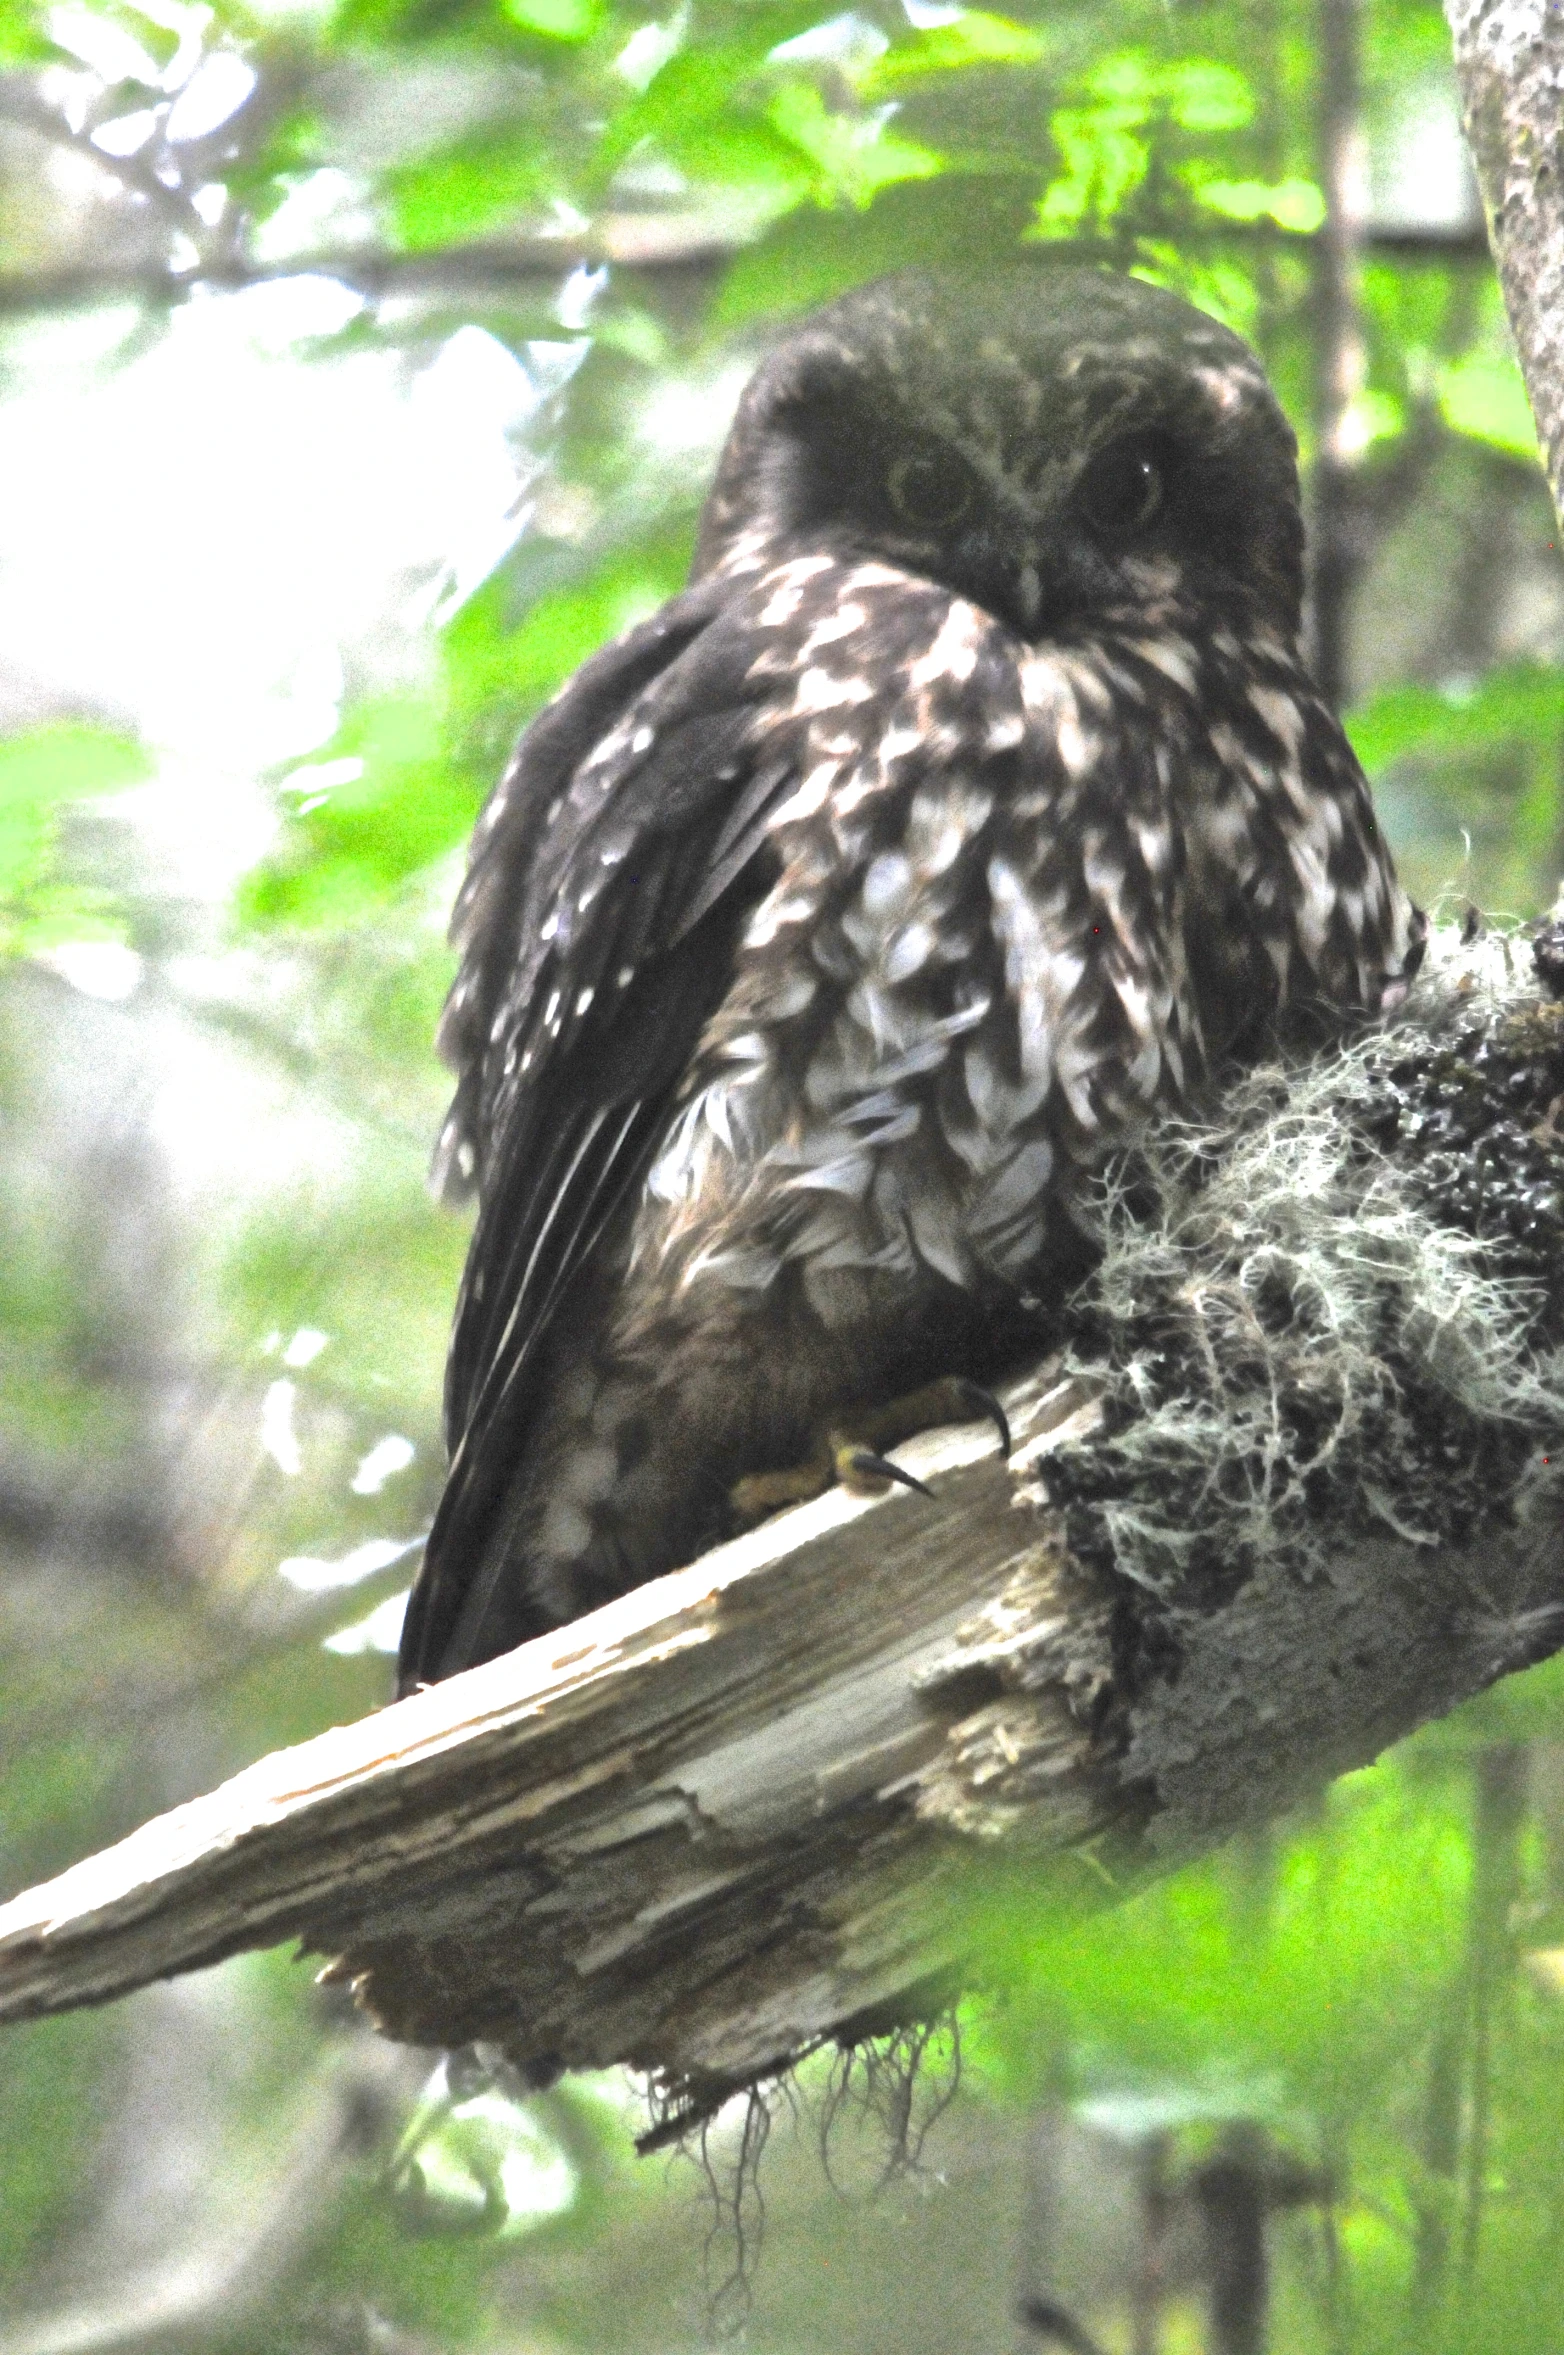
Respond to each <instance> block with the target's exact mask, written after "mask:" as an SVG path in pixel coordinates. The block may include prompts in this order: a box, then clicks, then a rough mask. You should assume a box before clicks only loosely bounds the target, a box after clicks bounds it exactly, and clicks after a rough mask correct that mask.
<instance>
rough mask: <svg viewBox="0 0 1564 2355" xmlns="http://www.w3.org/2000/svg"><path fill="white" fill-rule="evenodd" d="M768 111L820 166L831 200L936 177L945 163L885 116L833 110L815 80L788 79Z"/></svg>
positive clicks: (824, 195) (863, 197)
mask: <svg viewBox="0 0 1564 2355" xmlns="http://www.w3.org/2000/svg"><path fill="white" fill-rule="evenodd" d="M767 116H768V120H769V121H770V122H771V123H772V124H773V126H774V127H775V128H776V129H777V130H778V131H780V132H781V134H782V136H783V137H784V139H786V140H787V141H788V142H789V144H790V145H792V146H794V147H796V148H799V149H800V150H801V151H802V152H803V153H804V154H805V155H807V156H808V158H809V160H810V162H811V163H812V164H813V165H814V166H815V169H816V172H817V173H818V175H819V177H818V182H817V186H816V189H815V194H816V195H817V196H818V197H820V198H821V199H822V200H823V201H826V202H829V201H831V200H832V199H835V198H844V199H845V200H846V201H847V202H848V203H850V204H856V205H864V204H867V203H868V202H869V200H870V198H871V197H872V196H874V195H875V193H876V192H877V191H878V190H879V189H881V188H887V187H889V186H890V185H891V183H892V182H893V181H897V180H931V179H933V178H934V177H935V175H936V174H937V173H938V172H940V171H941V170H942V169H943V165H942V162H941V159H940V157H939V156H937V155H936V154H934V152H933V151H932V149H930V148H927V147H921V146H919V145H917V144H916V143H915V142H914V141H913V140H910V139H901V138H898V137H897V136H896V134H895V133H894V132H892V131H890V130H888V129H887V128H886V126H885V122H884V120H883V119H881V118H878V117H870V118H869V119H867V120H865V119H863V118H859V117H854V116H852V115H843V114H833V113H832V112H831V111H830V109H829V108H828V107H827V106H826V104H825V101H824V100H823V99H822V97H821V96H820V93H819V91H818V90H817V89H816V88H815V87H814V85H813V83H810V82H790V83H787V84H786V85H785V86H784V87H783V88H782V89H781V90H779V91H778V92H777V94H776V96H775V98H773V100H772V101H771V105H770V107H769V108H768V110H767Z"/></svg>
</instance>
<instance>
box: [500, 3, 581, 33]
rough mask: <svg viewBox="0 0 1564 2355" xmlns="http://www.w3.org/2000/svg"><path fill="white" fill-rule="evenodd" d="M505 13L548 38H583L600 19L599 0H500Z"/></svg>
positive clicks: (514, 20) (528, 29)
mask: <svg viewBox="0 0 1564 2355" xmlns="http://www.w3.org/2000/svg"><path fill="white" fill-rule="evenodd" d="M501 5H502V6H503V8H504V10H505V13H506V15H507V16H508V17H510V18H511V19H512V21H513V22H514V23H516V24H518V25H522V26H524V27H525V28H526V30H527V31H528V32H529V33H542V34H543V35H544V36H545V37H546V38H547V39H548V40H550V41H585V40H588V39H590V37H591V35H592V34H593V33H595V32H596V31H597V28H598V26H599V25H600V24H601V23H602V21H603V10H602V7H601V6H600V4H599V0H501Z"/></svg>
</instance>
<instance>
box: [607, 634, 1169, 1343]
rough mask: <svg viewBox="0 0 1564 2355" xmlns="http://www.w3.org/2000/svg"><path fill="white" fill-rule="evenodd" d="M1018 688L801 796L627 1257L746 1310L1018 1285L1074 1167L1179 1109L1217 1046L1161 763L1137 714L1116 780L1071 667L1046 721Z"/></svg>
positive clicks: (894, 740)
mask: <svg viewBox="0 0 1564 2355" xmlns="http://www.w3.org/2000/svg"><path fill="white" fill-rule="evenodd" d="M1018 672H1019V666H1017V670H1016V671H1015V672H1014V673H1013V674H1012V678H1013V688H1012V694H1011V698H1010V706H1009V709H1010V715H1011V717H1012V720H1013V724H1012V725H1011V726H1010V727H1008V728H1006V727H1004V726H1000V725H996V724H994V716H995V715H994V713H993V711H992V709H991V710H990V711H989V713H988V721H989V724H988V725H987V726H986V728H985V730H984V733H983V735H982V737H981V738H978V739H977V740H975V741H974V738H973V735H972V732H971V730H970V729H968V730H965V731H963V730H961V729H958V728H955V727H949V728H948V729H947V732H946V734H945V736H944V739H943V742H942V743H941V745H940V758H939V759H938V760H937V761H931V759H930V758H929V747H930V739H929V736H928V735H927V733H919V732H917V731H914V730H913V729H911V728H904V729H902V730H901V731H899V732H898V731H897V730H896V729H895V728H894V727H892V728H888V729H887V730H886V731H885V732H884V734H883V735H882V736H881V737H880V738H878V739H877V740H876V742H875V745H874V747H873V751H872V754H871V755H870V756H869V757H868V758H864V757H858V758H854V759H849V760H845V761H838V762H837V764H836V766H835V768H834V770H828V769H827V768H826V764H824V763H822V764H821V765H820V767H819V768H818V769H817V770H816V771H815V772H814V782H813V784H812V785H806V787H804V788H801V789H800V792H799V793H798V794H797V795H796V796H795V797H794V800H793V802H792V804H791V806H790V807H789V809H788V810H787V812H786V813H785V816H784V819H783V822H782V823H781V824H780V825H779V827H778V829H777V835H776V839H777V843H778V847H779V850H780V852H781V855H782V872H781V875H780V878H779V880H778V882H777V883H776V886H775V888H774V889H773V890H772V891H771V893H770V894H769V895H768V897H767V898H766V899H765V900H764V902H763V903H762V904H761V905H760V906H759V908H758V909H757V910H756V911H755V913H754V915H753V916H752V918H751V919H750V921H749V923H748V925H747V927H746V928H745V931H744V933H743V935H742V938H741V940H740V942H739V947H738V956H737V965H736V971H735V976H734V980H733V984H732V987H731V989H730V990H729V992H728V995H727V997H726V999H725V1000H724V1003H723V1005H722V1006H721V1008H720V1009H719V1011H718V1013H717V1015H716V1016H715V1018H714V1020H713V1021H712V1022H711V1023H710V1025H709V1026H708V1029H707V1032H706V1034H705V1036H704V1037H703V1039H702V1041H701V1046H700V1050H699V1053H698V1054H697V1056H696V1058H695V1061H694V1064H693V1065H692V1068H691V1071H690V1073H689V1075H688V1080H687V1084H686V1087H685V1089H684V1091H683V1095H682V1100H681V1102H680V1104H679V1106H678V1108H677V1110H676V1112H675V1114H674V1116H673V1118H672V1120H671V1123H670V1126H669V1129H668V1132H667V1134H666V1136H665V1139H664V1141H663V1146H662V1149H661V1151H660V1152H659V1154H658V1156H657V1158H656V1161H655V1163H654V1165H653V1167H652V1169H651V1173H650V1176H649V1179H648V1182H647V1189H646V1195H645V1199H644V1201H643V1204H642V1209H641V1214H640V1218H639V1221H638V1226H637V1234H636V1243H635V1252H636V1257H637V1259H638V1261H640V1262H642V1263H643V1264H645V1263H646V1262H648V1261H651V1262H655V1263H657V1264H660V1265H661V1266H662V1267H663V1268H664V1269H665V1270H667V1272H668V1274H669V1276H670V1278H671V1279H672V1280H675V1281H677V1282H678V1283H680V1284H683V1285H689V1284H696V1283H701V1282H706V1281H717V1282H721V1283H723V1284H726V1285H729V1286H736V1287H745V1288H748V1287H764V1286H765V1285H768V1284H770V1283H771V1282H773V1281H774V1280H775V1279H776V1277H777V1276H778V1274H779V1273H780V1271H781V1270H782V1269H783V1268H784V1267H786V1266H788V1265H789V1264H793V1265H795V1266H797V1267H799V1268H800V1269H801V1272H802V1277H803V1281H804V1284H805V1287H806V1291H808V1293H809V1295H810V1296H811V1297H812V1298H815V1299H816V1300H817V1302H818V1303H819V1304H821V1305H822V1307H824V1305H825V1304H827V1303H828V1302H829V1301H830V1300H832V1299H834V1298H836V1297H838V1296H839V1295H840V1294H841V1293H842V1291H843V1286H842V1283H841V1277H842V1275H843V1273H844V1272H845V1271H879V1272H882V1273H885V1272H888V1273H892V1274H894V1275H897V1276H901V1277H906V1278H914V1277H918V1276H920V1275H932V1276H933V1277H935V1278H937V1279H939V1280H940V1281H943V1282H945V1283H950V1284H955V1285H958V1286H960V1287H961V1288H963V1289H964V1290H967V1291H983V1290H987V1289H992V1288H994V1287H996V1286H998V1287H1001V1288H1009V1289H1015V1288H1017V1287H1019V1286H1021V1285H1022V1284H1023V1283H1024V1282H1025V1279H1026V1276H1027V1273H1028V1271H1029V1270H1031V1269H1034V1268H1035V1267H1036V1266H1037V1265H1038V1263H1039V1262H1040V1260H1041V1259H1042V1257H1043V1255H1044V1252H1045V1249H1046V1247H1047V1245H1048V1243H1049V1239H1050V1230H1051V1227H1052V1225H1053V1224H1054V1223H1055V1222H1056V1221H1057V1219H1058V1217H1059V1215H1060V1213H1061V1209H1062V1208H1063V1207H1066V1206H1067V1203H1068V1199H1069V1197H1070V1195H1071V1193H1072V1192H1073V1191H1074V1190H1075V1189H1076V1188H1077V1187H1078V1185H1079V1182H1080V1175H1081V1172H1082V1171H1083V1170H1084V1169H1086V1168H1088V1167H1089V1166H1090V1165H1091V1164H1093V1163H1094V1162H1095V1161H1097V1160H1099V1159H1100V1158H1101V1156H1102V1154H1103V1153H1104V1152H1105V1151H1107V1150H1109V1149H1111V1148H1112V1147H1113V1146H1114V1145H1116V1144H1118V1143H1121V1142H1123V1141H1124V1139H1125V1138H1126V1137H1127V1136H1128V1135H1129V1134H1130V1133H1132V1131H1133V1129H1134V1127H1135V1126H1136V1124H1137V1123H1138V1122H1139V1121H1140V1120H1141V1119H1143V1118H1144V1116H1145V1114H1146V1112H1147V1111H1148V1109H1149V1108H1150V1107H1151V1106H1152V1105H1154V1104H1156V1103H1157V1102H1159V1101H1165V1100H1167V1099H1168V1098H1170V1097H1174V1096H1177V1095H1178V1094H1179V1093H1180V1092H1181V1090H1182V1089H1183V1087H1184V1085H1185V1082H1186V1079H1187V1077H1188V1075H1189V1073H1190V1071H1191V1070H1192V1068H1193V1067H1194V1066H1195V1065H1197V1064H1198V1062H1199V1057H1200V1043H1199V1038H1198V1029H1197V1025H1196V1021H1195V1015H1194V1009H1193V1003H1192V999H1191V996H1190V989H1189V980H1188V963H1187V959H1186V956H1185V952H1184V943H1183V913H1182V911H1183V875H1182V862H1181V857H1180V853H1179V850H1178V846H1177V843H1176V841H1175V840H1174V837H1173V832H1172V819H1171V812H1170V807H1169V804H1168V798H1167V793H1166V789H1165V786H1164V785H1163V784H1162V783H1161V782H1160V779H1161V775H1162V771H1163V769H1165V768H1166V767H1167V763H1166V762H1163V763H1162V764H1161V765H1160V767H1159V763H1158V761H1157V759H1156V757H1155V746H1154V744H1153V743H1152V742H1151V740H1150V738H1149V737H1148V734H1147V729H1146V724H1145V715H1144V713H1142V714H1141V715H1138V717H1139V718H1140V720H1141V726H1140V729H1139V733H1138V737H1137V741H1136V744H1135V746H1134V747H1133V749H1129V748H1125V749H1124V757H1123V759H1122V761H1121V760H1119V759H1118V758H1117V757H1116V756H1117V754H1118V752H1119V750H1120V745H1119V741H1118V739H1117V738H1116V736H1115V734H1114V732H1113V731H1112V730H1111V729H1105V728H1104V727H1103V726H1102V724H1101V722H1102V718H1103V712H1102V711H1101V710H1098V709H1097V708H1096V707H1097V703H1098V701H1099V700H1100V698H1099V697H1098V696H1097V694H1096V683H1095V682H1094V681H1093V680H1091V679H1090V677H1089V675H1088V674H1087V672H1086V670H1085V668H1084V665H1083V663H1082V662H1081V660H1080V659H1079V658H1072V660H1071V661H1070V662H1068V663H1063V662H1062V663H1061V664H1060V666H1059V667H1058V671H1057V675H1056V676H1055V677H1054V678H1053V679H1052V680H1051V681H1050V682H1049V683H1048V685H1049V699H1041V698H1040V696H1039V693H1038V683H1037V682H1036V681H1035V680H1033V681H1031V682H1030V684H1029V689H1028V693H1027V695H1026V697H1025V699H1024V700H1023V694H1022V682H1021V680H1020V678H1019V675H1018ZM993 700H996V701H997V698H995V699H993ZM1000 717H1001V718H1003V717H1004V714H1003V712H1001V714H1000ZM1061 743H1062V745H1063V750H1062V751H1061ZM1092 747H1095V748H1096V751H1095V758H1096V760H1097V761H1098V763H1099V764H1100V767H1099V771H1098V774H1097V775H1096V777H1095V779H1092V778H1090V777H1088V775H1087V768H1088V765H1089V764H1088V763H1087V762H1086V761H1085V760H1084V758H1083V754H1084V753H1085V752H1086V751H1087V750H1089V749H1090V748H1092ZM898 769H899V770H900V773H899V774H898ZM1093 783H1095V787H1096V790H1095V791H1092V790H1088V788H1089V787H1090V786H1091V785H1092V784H1093Z"/></svg>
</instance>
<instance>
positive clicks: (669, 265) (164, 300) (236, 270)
mask: <svg viewBox="0 0 1564 2355" xmlns="http://www.w3.org/2000/svg"><path fill="white" fill-rule="evenodd" d="M1180 236H1181V240H1182V241H1183V242H1184V243H1186V244H1198V243H1199V242H1200V240H1198V239H1196V238H1194V237H1193V236H1191V235H1189V234H1188V233H1187V232H1185V231H1184V230H1183V229H1181V231H1180ZM1235 239H1236V240H1238V241H1239V242H1241V243H1242V242H1258V243H1265V244H1269V245H1271V246H1284V245H1285V246H1297V247H1300V248H1303V249H1305V250H1306V249H1307V248H1308V247H1309V245H1310V244H1311V243H1312V234H1303V233H1299V232H1293V231H1286V230H1280V229H1276V228H1274V227H1272V226H1270V225H1269V224H1260V225H1259V226H1258V227H1256V225H1254V224H1252V223H1246V222H1224V223H1222V224H1221V225H1220V226H1219V227H1216V228H1213V230H1212V231H1211V234H1210V240H1209V242H1210V243H1212V244H1221V243H1231V242H1232V241H1233V240H1235ZM1360 242H1361V244H1362V246H1363V249H1364V250H1365V251H1369V252H1375V253H1383V254H1386V255H1390V256H1394V257H1396V258H1397V259H1400V260H1403V261H1419V260H1422V261H1429V262H1434V263H1440V264H1446V263H1450V262H1471V261H1481V260H1484V259H1486V257H1487V252H1488V248H1487V244H1486V242H1485V240H1484V239H1483V237H1482V235H1481V233H1480V232H1478V233H1471V232H1468V231H1466V230H1445V229H1429V230H1411V229H1387V230H1381V231H1376V230H1366V231H1365V232H1364V233H1363V236H1362V238H1361V241H1360ZM739 251H740V248H739V246H738V245H736V244H734V243H732V242H731V241H729V240H727V239H724V238H720V237H717V236H716V235H714V234H713V233H712V232H711V231H710V230H709V229H708V228H706V227H704V226H701V225H695V226H692V225H691V224H689V223H688V222H685V221H682V220H680V219H678V218H677V217H675V216H667V215H656V214H645V215H628V214H627V215H624V216H621V217H619V218H617V219H609V220H606V221H604V222H603V223H602V224H601V225H600V226H599V228H598V230H597V231H596V232H595V233H593V234H592V235H590V236H585V237H511V238H493V239H488V240H483V241H480V242H475V243H472V244H469V245H451V246H440V247H432V248H430V249H429V250H428V251H427V252H423V253H405V254H401V253H393V252H391V251H389V250H388V249H386V248H384V247H379V246H354V247H345V248H344V247H328V248H323V249H322V250H321V251H319V252H317V253H303V254H295V255H292V256H290V257H289V258H288V259H286V260H283V261H273V262H258V261H251V260H247V259H246V258H245V257H244V256H242V255H220V256H214V257H212V258H210V259H207V260H204V261H202V262H199V263H196V264H194V265H192V266H191V267H190V268H189V269H174V268H171V267H165V266H163V265H161V264H151V265H147V264H140V265H137V264H129V265H127V264H124V263H117V262H108V263H101V264H100V263H95V262H83V263H78V264H71V265H69V266H67V267H65V268H61V269H55V270H39V271H17V272H13V273H10V274H9V275H8V274H5V273H0V318H4V317H12V318H19V317H23V316H25V315H27V314H30V313H35V312H41V311H68V310H77V309H81V308H84V307H86V306H88V305H90V304H93V303H109V302H126V301H130V302H140V303H144V304H146V305H147V306H148V307H149V308H163V307H167V306H169V305H173V304H177V303H182V302H184V301H185V300H186V299H187V298H188V297H189V296H190V295H191V294H192V293H193V292H195V291H196V289H197V288H201V287H205V288H210V289H212V290H213V291H215V292H217V293H239V292H242V291H243V290H244V289H245V288H246V287H251V286H271V285H275V284H276V283H277V282H278V281H279V280H283V279H289V278H309V277H316V278H335V279H336V280H337V281H338V282H339V283H340V284H341V285H343V286H347V287H350V288H353V289H354V290H356V291H357V292H358V293H360V294H363V295H364V296H366V297H367V298H368V299H370V300H371V301H380V300H383V299H385V298H386V297H388V296H393V295H416V294H424V295H428V296H430V297H431V298H433V299H443V298H450V297H455V296H460V295H468V296H470V295H475V294H496V295H503V294H509V293H520V292H533V293H542V292H544V291H545V290H550V289H553V288H556V287H557V286H558V285H559V284H560V282H561V280H563V279H564V278H566V277H568V275H569V274H570V272H571V271H572V270H574V269H578V268H588V269H596V268H599V267H601V266H603V265H604V264H608V265H610V266H612V267H613V268H614V270H615V271H616V272H617V273H618V275H619V276H620V277H621V278H623V279H625V280H627V281H628V282H630V283H632V284H633V283H634V282H635V281H637V280H645V281H647V282H648V283H656V282H657V281H659V280H666V279H671V278H676V277H679V276H681V275H688V274H690V273H715V272H716V271H718V270H720V269H721V268H722V267H723V266H724V265H725V264H727V263H728V262H730V261H732V260H733V258H734V256H735V255H736V254H737V253H738V252H739ZM1019 258H1020V259H1021V260H1023V261H1026V260H1031V259H1035V260H1036V261H1037V263H1038V265H1039V267H1043V266H1046V265H1047V264H1050V263H1051V264H1055V265H1057V264H1060V263H1064V262H1105V263H1113V264H1119V265H1122V263H1123V261H1124V252H1123V248H1122V247H1121V246H1120V245H1117V244H1115V243H1113V242H1112V241H1111V240H1106V239H1102V240H1092V239H1058V240H1053V241H1050V243H1048V244H1047V245H1043V246H1029V247H1027V248H1025V249H1024V252H1023V253H1022V254H1021V256H1020V257H1019Z"/></svg>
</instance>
